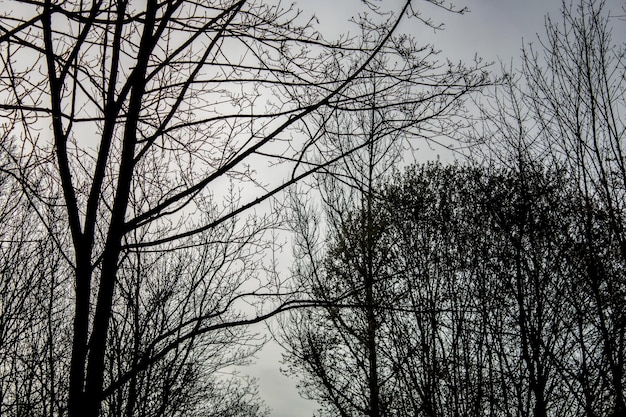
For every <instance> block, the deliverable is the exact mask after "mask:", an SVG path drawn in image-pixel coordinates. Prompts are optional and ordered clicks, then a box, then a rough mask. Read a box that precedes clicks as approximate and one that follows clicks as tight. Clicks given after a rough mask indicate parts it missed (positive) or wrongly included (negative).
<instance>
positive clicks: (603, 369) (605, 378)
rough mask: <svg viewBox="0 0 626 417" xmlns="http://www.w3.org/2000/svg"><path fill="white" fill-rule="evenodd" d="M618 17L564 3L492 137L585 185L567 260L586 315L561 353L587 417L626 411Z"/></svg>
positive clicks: (508, 97)
mask: <svg viewBox="0 0 626 417" xmlns="http://www.w3.org/2000/svg"><path fill="white" fill-rule="evenodd" d="M611 12H613V13H616V12H617V13H620V11H617V10H613V11H610V10H608V5H607V4H606V3H605V2H604V1H589V0H583V1H575V2H572V3H567V2H563V6H562V12H561V19H560V20H554V19H551V18H548V19H547V20H546V34H545V35H544V36H543V37H541V38H540V45H539V47H538V48H535V47H533V46H532V45H530V46H525V47H524V51H523V56H522V68H521V70H520V72H519V73H520V79H517V77H516V75H515V74H512V75H511V77H510V78H509V82H508V83H507V84H506V85H505V87H506V89H505V90H504V89H503V90H501V91H500V93H501V95H500V96H499V97H498V98H497V99H496V100H494V101H492V104H495V106H494V108H493V109H492V110H491V111H490V112H489V113H490V115H491V116H490V117H488V119H489V123H490V126H489V127H488V129H487V133H486V134H485V135H484V136H486V137H487V136H489V137H493V138H495V141H494V142H493V143H497V144H498V145H499V146H502V145H503V144H504V146H505V147H506V148H507V149H509V153H508V155H509V158H510V159H509V161H508V162H511V160H512V161H513V164H517V165H518V166H522V165H520V162H519V161H523V162H524V164H527V162H526V161H528V160H536V161H539V162H540V163H541V164H542V165H543V166H551V167H557V169H559V170H563V171H564V172H565V173H566V175H567V177H569V178H571V180H572V181H573V183H574V184H575V189H574V191H573V192H574V193H575V195H576V198H574V197H572V198H570V199H569V201H570V202H571V205H572V206H573V207H572V209H573V211H572V213H573V215H574V216H575V221H574V222H572V223H571V224H570V226H569V227H568V231H569V237H568V241H569V243H568V245H569V247H570V248H572V250H570V251H568V252H567V254H566V255H564V256H566V259H567V261H568V264H569V265H568V268H569V269H570V274H571V276H570V278H568V279H567V281H566V282H567V285H568V286H569V287H568V288H567V290H565V289H564V290H563V291H564V297H565V300H564V302H566V303H567V305H568V306H569V307H568V308H569V309H570V310H571V311H572V313H571V314H573V317H575V318H576V320H575V323H576V325H575V326H574V325H573V324H572V326H571V327H568V330H567V332H570V339H571V340H572V341H575V342H572V343H571V344H570V345H569V349H571V355H564V356H563V355H558V356H557V357H559V358H561V359H563V361H562V362H561V363H560V364H559V366H558V367H557V368H558V369H559V372H562V373H564V374H567V375H568V377H567V379H570V378H571V381H570V383H571V386H570V388H569V389H570V390H571V392H576V393H577V394H576V395H577V398H578V400H577V401H578V404H580V406H581V407H582V409H583V410H584V413H585V415H587V416H594V415H622V414H624V412H626V409H625V405H624V395H625V394H624V384H625V374H624V356H625V353H626V352H625V349H626V346H625V340H624V339H625V336H626V334H625V332H626V329H625V327H624V323H625V321H624V311H625V307H626V306H625V305H624V294H625V292H626V280H625V275H624V273H623V267H622V265H623V264H624V262H625V261H626V257H625V254H626V252H624V184H625V183H626V182H625V181H624V179H625V178H626V177H625V176H624V173H625V172H626V171H625V170H624V157H623V149H622V148H623V145H624V143H623V142H624V132H626V130H625V126H624V121H623V118H622V117H620V114H621V113H622V112H623V109H624V106H625V104H626V100H625V98H626V97H625V94H624V93H625V91H626V90H625V87H624V68H625V66H624V64H625V61H624V56H625V55H624V45H623V43H619V42H616V41H615V40H614V39H613V38H612V34H614V33H617V32H616V31H615V30H614V29H615V28H616V27H617V26H616V25H617V23H619V22H621V21H620V20H619V18H618V17H616V16H615V15H612V14H611ZM495 153H496V154H499V156H502V155H503V154H504V155H506V154H507V152H504V153H503V152H495ZM510 155H515V156H513V157H512V158H511V157H510ZM520 172H521V171H520ZM564 285H566V284H565V282H564ZM537 348H538V349H540V350H544V349H545V348H546V346H545V345H542V346H540V347H539V346H537ZM529 369H532V366H531V365H530V364H529Z"/></svg>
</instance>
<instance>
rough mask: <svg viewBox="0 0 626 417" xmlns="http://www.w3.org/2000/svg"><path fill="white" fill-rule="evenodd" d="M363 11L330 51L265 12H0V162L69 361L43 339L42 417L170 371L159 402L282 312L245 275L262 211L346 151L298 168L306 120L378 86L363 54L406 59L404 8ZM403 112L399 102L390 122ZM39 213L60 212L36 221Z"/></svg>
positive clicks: (310, 30) (312, 143)
mask: <svg viewBox="0 0 626 417" xmlns="http://www.w3.org/2000/svg"><path fill="white" fill-rule="evenodd" d="M430 3H433V4H437V5H440V6H441V7H445V4H444V2H440V1H438V0H431V1H430ZM364 4H365V6H368V7H369V9H370V10H371V11H370V14H369V15H368V17H367V18H365V17H364V18H363V19H361V20H359V23H360V25H361V28H362V30H363V35H362V36H354V37H352V36H347V35H346V36H343V37H340V38H339V39H337V40H330V39H325V37H324V36H323V34H321V33H319V32H318V31H316V30H315V27H314V25H315V18H311V19H309V18H308V17H305V16H302V14H301V13H300V12H299V11H298V10H297V9H295V8H294V6H285V5H283V4H281V3H280V2H276V3H267V2H260V1H245V0H238V1H226V0H223V1H211V2H205V3H202V2H194V1H183V0H172V1H166V2H158V1H156V0H148V1H147V2H145V3H144V2H133V1H124V0H122V1H104V0H94V1H91V2H85V1H64V2H55V1H52V0H43V1H16V2H13V3H11V4H10V5H8V6H6V8H5V9H3V11H2V17H1V23H0V56H1V57H2V61H1V67H0V86H1V87H0V91H2V103H1V104H0V110H1V111H2V116H3V117H4V118H5V120H7V121H8V122H7V123H5V124H3V125H2V129H3V131H2V132H1V133H2V137H4V138H9V137H12V138H15V140H16V143H18V146H15V147H5V150H6V152H7V155H8V156H7V157H8V158H9V159H10V160H11V161H13V163H14V165H15V168H11V169H12V170H13V173H14V175H15V178H16V181H17V183H18V184H19V188H20V190H22V191H23V192H24V193H26V195H27V196H28V197H27V200H28V204H29V205H30V207H31V208H32V210H34V211H35V212H36V213H39V214H38V215H37V216H35V217H36V220H37V224H38V225H39V226H38V227H40V228H41V230H43V231H45V233H44V234H43V235H42V238H43V237H45V242H46V243H45V244H46V245H47V247H46V250H51V251H52V252H53V253H55V255H54V257H47V256H48V255H44V254H43V253H42V259H45V260H46V261H51V260H52V259H58V261H57V263H58V264H59V265H60V266H59V268H56V266H55V267H52V265H49V266H48V267H47V268H44V269H39V273H42V274H45V277H44V278H45V281H43V282H44V283H45V285H43V287H42V288H46V289H47V290H49V291H51V292H50V293H48V294H49V297H48V298H47V299H46V300H47V302H48V303H49V304H50V305H51V310H54V311H55V312H58V315H59V317H61V318H62V320H63V323H68V322H69V323H71V329H70V330H68V331H66V332H64V333H63V334H64V335H65V336H66V337H67V340H68V341H69V344H70V346H69V349H70V351H71V354H69V353H68V352H67V351H65V350H64V349H60V350H59V349H57V347H58V346H57V345H59V344H61V345H63V343H65V340H66V339H64V338H63V337H58V336H56V335H52V334H51V335H50V336H49V337H48V343H49V344H50V345H54V346H51V347H50V348H49V349H48V350H49V351H50V352H58V353H56V354H55V355H57V356H54V355H52V357H51V360H52V361H53V362H54V363H55V366H57V365H58V366H61V367H63V366H65V365H67V366H68V368H69V370H68V371H67V372H65V371H64V372H62V373H59V374H58V379H59V381H60V382H58V384H57V383H56V382H54V381H55V378H56V377H53V378H52V379H51V380H50V383H49V384H50V387H54V389H55V390H57V391H55V392H56V393H55V394H54V395H53V396H52V398H54V399H55V400H54V406H52V408H50V406H48V408H47V409H46V412H43V414H65V413H67V415H68V416H70V417H75V416H78V415H80V416H92V417H95V416H97V415H100V414H101V413H105V414H109V413H116V412H119V411H122V410H123V412H124V413H126V414H128V415H133V414H137V413H138V412H139V411H137V410H138V409H137V408H136V407H140V406H144V407H147V406H148V405H147V404H145V402H144V403H143V405H141V404H140V400H143V399H145V398H147V397H142V396H145V395H148V394H149V389H152V388H153V387H154V383H156V382H155V380H151V384H152V385H150V384H147V385H146V384H144V382H145V381H149V380H150V378H151V375H156V374H155V373H154V372H157V373H158V372H163V373H167V374H168V375H167V378H170V377H172V378H181V379H177V380H176V381H177V382H176V381H174V380H172V384H171V385H170V386H167V387H162V388H161V391H159V392H163V393H165V392H167V391H168V390H173V389H175V388H176V387H177V384H179V383H180V381H184V380H185V378H187V377H188V376H189V374H188V373H186V371H187V370H189V372H191V373H193V372H203V370H202V366H199V367H195V368H194V367H193V366H191V368H189V366H188V365H190V364H191V365H193V363H194V362H201V361H203V360H204V359H206V357H207V355H209V356H211V358H213V359H215V360H216V363H214V364H212V365H209V367H208V368H209V371H210V369H211V366H214V365H215V366H219V365H223V364H225V363H231V361H232V360H234V359H233V357H228V355H224V354H223V351H220V352H219V353H216V350H215V349H217V347H218V346H220V343H221V342H222V341H223V340H224V339H223V338H224V337H226V336H227V335H229V336H241V335H242V334H245V332H243V330H239V327H242V326H244V325H246V324H250V323H254V322H259V321H262V320H264V319H265V318H267V317H269V316H271V315H273V314H276V313H278V312H280V311H283V310H285V309H289V308H292V307H295V306H298V305H299V303H298V302H296V301H294V300H290V301H284V300H283V299H282V298H280V297H278V295H280V291H281V288H277V287H276V286H275V285H272V284H273V283H274V281H273V280H272V279H271V274H269V275H266V274H264V272H265V271H266V269H267V268H266V265H263V263H262V260H261V259H262V253H263V251H264V250H265V249H266V248H268V247H270V246H271V245H272V242H271V236H270V235H268V234H267V231H268V230H270V229H271V227H272V226H274V225H275V221H276V218H275V214H274V213H272V211H271V210H267V211H266V212H265V214H263V213H262V212H263V211H264V210H265V209H266V208H267V207H268V205H269V204H270V202H271V198H272V197H273V196H275V195H276V194H277V193H279V192H281V191H282V190H283V189H284V188H286V187H287V186H289V185H290V184H293V183H295V182H297V181H299V180H300V179H302V178H304V177H306V176H308V175H309V174H311V173H312V172H315V171H319V170H321V169H325V168H326V167H327V166H329V165H330V164H332V163H333V162H335V161H337V160H340V159H341V158H342V157H343V156H345V154H348V153H350V152H351V151H352V149H351V148H349V147H347V148H344V151H343V152H342V153H340V154H337V155H335V156H334V157H332V158H330V159H323V158H318V156H319V152H315V151H316V150H318V148H317V143H318V140H319V134H318V132H313V131H309V130H307V129H308V127H310V126H312V125H311V124H310V121H311V120H313V119H312V118H314V115H315V114H317V115H319V114H324V112H325V111H326V110H327V109H328V110H329V113H327V114H331V113H332V112H333V111H335V110H337V109H341V108H350V107H354V106H356V107H359V106H361V105H362V104H363V103H370V102H371V97H372V96H373V95H374V94H376V95H380V91H358V90H355V89H353V88H352V87H353V86H354V85H355V84H358V83H359V82H360V77H361V76H362V74H363V72H364V71H365V70H366V69H367V68H368V67H369V66H370V65H371V63H372V62H373V60H374V59H375V58H376V57H377V56H378V55H379V54H380V53H381V52H382V51H383V50H393V51H394V53H395V54H396V55H397V56H398V57H400V58H401V57H403V56H404V54H411V53H413V50H412V48H413V45H412V44H411V43H410V40H409V39H408V38H406V37H402V36H396V35H397V34H396V29H397V27H398V24H399V22H400V21H401V20H402V19H403V18H405V17H406V16H407V15H417V13H416V9H417V6H416V5H413V4H412V2H411V1H410V0H407V1H406V2H404V4H403V6H402V8H401V9H400V10H397V11H396V12H395V13H390V12H386V11H384V10H382V9H381V8H379V7H377V6H375V5H373V4H370V3H369V2H365V3H364ZM399 65H403V64H399ZM381 69H382V70H383V71H388V73H387V74H385V73H380V74H378V76H380V77H382V78H384V77H389V79H390V80H393V81H392V82H396V83H398V84H401V83H405V82H408V83H411V82H413V81H412V80H404V79H403V78H402V76H403V72H402V71H398V72H395V73H394V72H393V70H392V69H393V65H392V66H391V70H390V67H384V68H381ZM474 77H476V78H474ZM481 79H482V78H481V74H480V73H478V74H475V73H474V72H466V73H464V74H463V75H461V76H459V77H458V78H457V80H456V82H457V83H458V84H455V85H451V86H450V87H449V89H448V90H445V91H443V92H441V93H440V96H441V97H442V98H444V99H445V100H444V102H448V101H446V100H447V98H446V97H448V96H449V97H450V99H451V100H449V102H450V103H453V102H454V100H452V99H453V98H455V97H456V96H457V95H458V94H460V93H463V92H465V91H467V90H469V89H471V88H473V87H472V86H475V85H478V84H480V83H481V82H482V81H481ZM427 81H428V80H427ZM357 91H358V94H357ZM438 94H439V93H438ZM394 99H395V100H396V102H395V103H394V105H397V104H398V103H397V100H399V99H400V97H394ZM418 104H419V103H417V102H412V101H410V100H409V101H408V102H407V104H406V109H405V116H406V117H405V118H410V117H409V116H410V115H411V112H412V111H415V109H417V108H420V107H419V106H418ZM386 105H387V104H386V98H381V99H378V101H377V106H381V107H384V106H386ZM412 106H413V107H414V108H413V107H412ZM416 106H417V107H416ZM446 109H447V107H446V106H445V105H444V106H443V107H442V108H441V110H442V111H444V110H446ZM33 170H37V171H38V172H39V173H40V175H39V176H36V177H32V176H30V175H29V174H28V173H29V172H31V171H33ZM38 182H39V183H38ZM59 207H61V208H63V210H64V212H65V213H64V215H63V216H58V215H55V216H54V218H49V217H47V216H46V215H45V213H46V212H47V210H48V211H54V210H53V209H58V208H59ZM255 210H258V212H259V213H257V212H255ZM55 213H56V212H55ZM24 230H26V229H24ZM16 236H17V235H16ZM3 248H4V247H3ZM13 249H15V250H18V251H21V252H19V253H16V254H14V255H15V256H13V255H11V259H14V258H15V257H17V258H15V259H21V258H23V257H24V254H25V251H29V250H30V249H26V248H25V249H24V250H22V249H19V248H18V247H15V248H14V247H11V250H13ZM3 250H4V249H3ZM46 253H47V252H46ZM164 253H167V256H162V255H163V254H164ZM55 257H56V258H55ZM146 262H147V263H152V264H153V265H152V266H147V265H146V264H145V263H146ZM54 265H56V264H54ZM53 270H54V271H53ZM46 271H47V272H46ZM55 271H57V272H59V273H60V274H61V275H60V278H59V280H60V281H56V278H54V275H53V272H55ZM63 271H66V272H63ZM64 274H67V275H64ZM268 276H269V278H268ZM25 279H26V278H25ZM66 279H70V284H66V285H67V286H69V288H71V291H67V286H66V287H64V288H65V290H66V292H65V296H63V295H61V296H58V292H57V291H59V289H58V288H57V287H56V284H55V282H64V283H67V281H65V280H66ZM9 280H11V276H10V275H3V283H4V282H5V281H7V282H8V281H9ZM174 284H175V285H174ZM20 285H21V284H20ZM16 288H17V287H16ZM52 291H55V292H54V293H53V292H52ZM261 298H263V299H265V300H266V302H265V304H263V308H261V307H260V305H259V304H257V303H256V302H257V301H259V300H260V299H261ZM255 306H256V307H255ZM257 307H258V308H257ZM55 314H56V313H55ZM70 317H71V318H70ZM48 323H49V321H48ZM146 326H149V327H148V328H146ZM21 328H30V329H31V330H32V329H34V328H35V327H34V326H33V323H28V322H27V323H23V324H22V326H21ZM240 332H243V333H240ZM247 337H249V336H244V339H245V338H247ZM126 349H128V351H126ZM212 349H213V350H212ZM187 355H189V356H187ZM196 355H197V356H196ZM213 355H217V356H213ZM68 356H69V358H68ZM222 360H223V361H222ZM55 361H56V362H55ZM220 361H222V362H220ZM158 364H161V365H163V366H161V367H158V370H157V365H158ZM204 371H207V369H204ZM161 377H163V378H166V376H163V375H160V376H159V378H161ZM194 378H195V377H194ZM166 380H167V379H166ZM140 389H143V390H144V391H143V392H139V391H138V390H140ZM217 391H219V390H217ZM217 391H212V392H214V393H215V392H217ZM5 392H6V391H5ZM170 394H172V395H173V393H172V392H170ZM3 395H4V393H3ZM119 395H123V396H126V397H125V398H124V399H123V401H121V400H119V398H118V397H117V396H119ZM181 395H182V394H181ZM183 396H184V395H183ZM5 398H6V397H5ZM161 399H163V398H161ZM103 406H106V409H103ZM151 406H152V405H150V407H151ZM154 406H155V407H157V405H156V403H155V405H154ZM163 406H165V407H167V404H163ZM157 408H158V407H157ZM170 411H171V410H169V409H167V408H163V409H160V410H157V409H155V410H149V412H148V411H146V410H142V412H145V413H147V414H150V415H153V414H154V415H159V414H163V413H166V414H168V413H169V412H170ZM251 413H252V414H254V412H251Z"/></svg>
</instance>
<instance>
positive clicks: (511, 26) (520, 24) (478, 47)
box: [245, 0, 626, 417]
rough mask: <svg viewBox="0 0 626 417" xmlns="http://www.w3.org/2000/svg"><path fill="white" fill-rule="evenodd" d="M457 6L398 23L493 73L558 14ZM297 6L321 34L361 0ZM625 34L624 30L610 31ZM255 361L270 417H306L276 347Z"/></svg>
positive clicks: (512, 6)
mask: <svg viewBox="0 0 626 417" xmlns="http://www.w3.org/2000/svg"><path fill="white" fill-rule="evenodd" d="M403 3H404V2H403V0H382V1H381V5H382V7H389V8H394V9H395V10H400V8H401V7H402V4H403ZM454 3H455V4H456V5H457V6H466V7H468V8H469V9H470V12H469V13H466V14H464V15H454V14H449V13H445V14H444V13H441V12H440V11H439V10H437V9H436V8H434V7H432V6H431V5H428V4H426V2H425V1H423V0H422V1H415V2H414V4H415V6H416V7H418V8H419V10H423V14H424V17H428V16H432V18H433V20H434V21H435V22H441V23H443V24H444V25H445V30H443V31H437V33H434V31H433V29H431V28H428V27H426V26H425V25H424V24H422V23H421V22H418V21H416V20H415V19H413V20H410V21H408V22H406V23H405V24H404V25H402V27H401V29H402V31H405V32H409V33H411V34H412V35H414V36H415V37H416V39H418V40H420V41H421V40H422V39H423V40H424V42H425V43H426V42H432V43H433V44H434V45H435V47H437V48H438V49H441V51H442V52H441V53H442V55H443V56H445V57H448V58H450V59H451V60H453V61H458V60H462V61H466V62H467V61H471V60H472V59H473V57H474V55H478V56H480V57H482V58H483V59H484V60H485V61H487V62H493V63H494V64H493V66H492V71H493V72H494V73H498V72H499V69H500V63H502V64H503V65H505V66H509V65H513V67H515V66H516V65H518V64H519V58H518V57H519V55H520V51H521V47H522V42H524V43H529V42H532V43H535V44H536V43H537V35H538V34H539V35H542V34H543V33H544V22H545V20H544V19H545V15H546V14H550V16H552V17H554V18H558V17H559V10H560V7H561V0H524V1H520V0H455V1H454ZM606 3H607V6H606V7H607V9H608V10H610V11H611V12H612V14H624V12H623V10H622V8H623V7H626V6H625V5H626V2H625V1H623V0H607V2H606ZM296 4H297V6H298V7H300V8H302V9H303V11H304V12H305V13H315V15H316V17H317V18H318V19H319V22H320V28H321V30H322V32H324V33H325V32H326V30H331V31H337V33H338V32H340V31H341V30H345V28H347V27H349V26H348V25H347V24H346V20H347V19H349V18H350V17H351V16H354V15H355V14H356V13H357V12H358V10H361V9H362V1H361V0H317V1H310V0H298V1H297V2H296ZM615 35H617V36H620V37H624V33H619V34H615ZM257 358H258V361H257V363H256V364H255V365H254V366H252V367H251V368H250V369H247V370H246V371H245V372H246V373H247V372H250V373H251V374H252V375H253V376H255V377H257V378H258V379H259V384H260V394H261V396H262V397H263V399H264V400H265V401H266V403H267V404H268V405H269V407H270V408H272V412H271V414H270V415H271V416H272V417H311V416H312V415H313V412H314V411H315V410H316V408H317V406H316V404H315V403H314V402H312V401H306V400H304V399H302V398H300V396H299V395H298V392H297V389H296V387H295V385H296V381H295V380H291V379H289V378H288V377H286V376H284V375H282V374H281V373H280V371H279V367H280V363H279V360H280V348H279V347H278V346H277V345H275V344H273V343H269V344H267V345H266V346H265V348H264V349H263V350H262V351H261V352H260V353H259V354H258V355H257Z"/></svg>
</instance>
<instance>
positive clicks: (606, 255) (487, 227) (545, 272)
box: [284, 162, 626, 416]
mask: <svg viewBox="0 0 626 417" xmlns="http://www.w3.org/2000/svg"><path fill="white" fill-rule="evenodd" d="M522 168H523V169H520V170H512V169H495V168H492V169H487V168H476V167H469V166H466V167H464V166H458V165H456V166H449V167H443V166H441V165H438V164H428V165H425V166H419V167H413V168H410V169H408V170H407V171H406V173H404V174H403V175H396V176H394V177H393V178H392V179H390V180H389V181H387V183H386V184H385V185H384V186H379V187H378V188H377V189H376V190H375V193H376V196H377V198H376V200H375V202H374V203H373V207H374V208H373V210H372V212H373V213H375V215H374V216H372V217H371V220H370V221H369V222H368V221H367V220H366V218H367V217H368V214H367V212H366V211H364V210H363V209H361V208H359V207H358V206H357V207H355V208H354V209H352V210H347V211H344V212H343V214H341V215H340V217H341V218H340V219H336V220H335V221H336V223H335V224H337V225H339V227H333V228H331V229H330V230H329V231H328V237H327V245H328V248H327V250H326V251H325V254H324V255H323V257H322V258H321V259H319V261H317V262H315V261H313V260H312V258H311V257H309V258H303V260H302V261H301V262H302V265H300V266H299V268H298V271H300V273H299V274H298V277H299V278H300V281H301V285H302V286H303V288H304V289H306V291H309V292H310V293H311V294H312V295H313V296H314V297H318V298H322V299H325V300H329V304H328V306H327V307H326V308H324V309H319V310H316V311H305V312H301V313H293V314H292V318H291V319H290V320H289V321H287V322H286V324H285V331H286V336H285V339H284V343H285V345H286V346H287V348H288V351H289V353H288V354H287V356H286V361H287V363H288V364H289V367H288V368H287V372H288V373H289V374H292V375H294V376H295V377H298V378H299V379H300V381H301V382H300V388H301V390H302V393H303V395H305V396H307V397H309V398H313V399H316V400H318V401H319V402H320V404H322V415H329V416H331V415H332V416H334V415H344V416H358V415H363V414H366V415H367V413H369V412H370V410H371V409H372V406H371V401H372V398H371V397H370V396H369V395H368V389H370V387H369V385H368V379H369V376H370V375H371V373H372V369H371V368H370V366H371V363H369V362H368V360H367V358H368V349H375V350H376V351H377V357H378V360H377V362H376V366H377V367H378V369H377V370H376V374H377V375H378V377H377V385H378V386H377V392H378V396H377V398H376V399H375V400H376V401H378V402H379V404H378V409H379V415H381V416H406V415H416V416H442V415H464V416H483V415H494V416H511V415H533V416H562V415H572V416H574V415H597V416H600V415H609V414H610V413H612V412H613V413H615V415H619V413H618V410H619V408H618V407H619V396H618V394H617V392H619V391H618V390H619V389H621V388H620V387H619V386H615V383H616V381H615V380H613V379H612V378H611V374H612V372H613V371H614V369H613V367H614V366H615V364H614V362H613V361H614V358H613V357H612V356H610V355H609V352H607V350H606V349H604V348H603V347H602V346H603V345H604V343H605V337H606V331H605V328H604V326H610V334H612V335H615V336H618V335H620V334H623V332H624V330H623V326H624V324H623V323H621V322H617V323H609V322H608V320H604V321H603V320H602V315H603V314H607V312H606V311H603V309H605V308H606V309H609V311H612V313H611V314H612V315H613V314H615V315H621V314H623V311H618V310H613V308H612V307H609V306H610V303H612V301H611V299H613V300H615V299H619V300H623V294H624V293H623V291H624V280H625V276H624V275H625V274H624V270H626V265H624V261H623V260H620V258H619V257H618V256H616V252H617V251H619V245H618V243H617V242H615V241H614V240H612V239H611V237H610V236H611V231H610V224H609V222H608V216H607V213H606V211H605V210H603V209H602V206H601V204H600V202H599V201H592V202H590V201H585V200H584V199H582V198H581V197H580V196H579V194H578V192H577V183H576V181H575V180H574V179H573V178H571V177H570V176H568V175H567V173H566V172H565V171H564V170H550V171H546V170H545V168H543V167H542V166H541V165H539V164H532V163H530V162H529V163H528V164H525V165H523V167H522ZM583 212H584V213H585V219H584V221H583V219H581V217H580V216H581V213H583ZM301 219H302V218H301ZM366 225H367V227H368V228H369V229H368V228H367V227H366ZM589 227H590V228H592V229H593V231H594V236H593V237H590V236H589V235H588V228H589ZM301 230H302V229H301ZM590 238H591V239H593V241H594V246H595V245H597V246H596V247H602V252H600V253H598V252H590V248H589V244H590V242H589V239H590ZM303 242H304V240H303ZM309 243H311V244H312V243H313V242H311V241H309ZM591 260H592V262H593V263H594V267H595V268H597V270H601V271H602V274H603V275H602V287H598V284H599V283H598V279H599V277H598V276H597V275H595V274H597V273H598V272H597V270H596V271H590V269H589V262H591ZM368 265H371V266H368ZM368 268H371V271H372V275H373V279H372V283H371V284H368V282H367V277H368V273H367V271H368ZM368 285H371V292H372V295H371V297H369V298H368V296H367V294H368V293H367V291H366V289H367V287H368ZM617 291H621V293H619V294H616V292H617ZM594 298H595V299H594ZM336 300H340V301H339V302H336ZM613 302H623V301H618V300H616V301H613ZM370 311H371V312H373V314H372V316H371V317H368V312H370ZM370 320H374V323H375V325H374V326H370V325H369V321H370ZM370 333H373V334H374V336H375V344H374V345H369V343H368V336H369V335H370ZM612 337H613V336H612ZM612 340H614V343H623V342H621V340H622V339H621V336H618V337H617V339H612ZM618 346H619V345H618ZM616 347H617V346H616ZM622 366H623V365H622Z"/></svg>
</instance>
